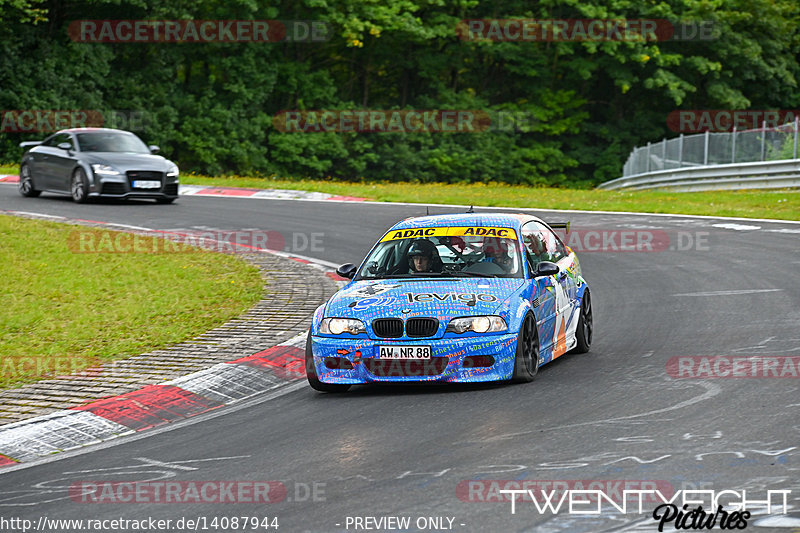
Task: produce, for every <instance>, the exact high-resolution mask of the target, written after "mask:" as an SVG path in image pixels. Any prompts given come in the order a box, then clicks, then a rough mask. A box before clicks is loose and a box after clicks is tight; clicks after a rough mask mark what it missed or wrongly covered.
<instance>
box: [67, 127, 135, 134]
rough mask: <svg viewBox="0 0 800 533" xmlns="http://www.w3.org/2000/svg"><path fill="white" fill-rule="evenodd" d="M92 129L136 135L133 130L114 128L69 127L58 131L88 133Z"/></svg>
mask: <svg viewBox="0 0 800 533" xmlns="http://www.w3.org/2000/svg"><path fill="white" fill-rule="evenodd" d="M90 131H116V132H118V133H128V134H130V135H134V134H133V132H130V131H125V130H118V129H114V128H69V129H66V130H60V131H58V133H86V132H90Z"/></svg>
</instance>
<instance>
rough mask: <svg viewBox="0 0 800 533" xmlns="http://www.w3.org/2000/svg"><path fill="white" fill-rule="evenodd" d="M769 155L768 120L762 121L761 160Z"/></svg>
mask: <svg viewBox="0 0 800 533" xmlns="http://www.w3.org/2000/svg"><path fill="white" fill-rule="evenodd" d="M765 157H767V121H766V120H762V121H761V160H762V161H764V160H765V159H764V158H765Z"/></svg>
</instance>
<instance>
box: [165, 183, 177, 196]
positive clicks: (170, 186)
mask: <svg viewBox="0 0 800 533" xmlns="http://www.w3.org/2000/svg"><path fill="white" fill-rule="evenodd" d="M164 194H168V195H170V196H178V184H177V183H167V185H166V186H165V187H164Z"/></svg>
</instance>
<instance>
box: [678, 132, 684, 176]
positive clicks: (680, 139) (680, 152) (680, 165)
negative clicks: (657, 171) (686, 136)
mask: <svg viewBox="0 0 800 533" xmlns="http://www.w3.org/2000/svg"><path fill="white" fill-rule="evenodd" d="M678 168H683V133H681V136H680V137H678Z"/></svg>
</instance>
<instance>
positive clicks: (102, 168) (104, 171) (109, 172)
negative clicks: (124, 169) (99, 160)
mask: <svg viewBox="0 0 800 533" xmlns="http://www.w3.org/2000/svg"><path fill="white" fill-rule="evenodd" d="M92 170H93V171H94V173H95V174H98V175H100V176H119V175H121V174H122V173H121V172H120V171H119V170H117V169H116V168H114V167H112V166H109V165H92Z"/></svg>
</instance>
